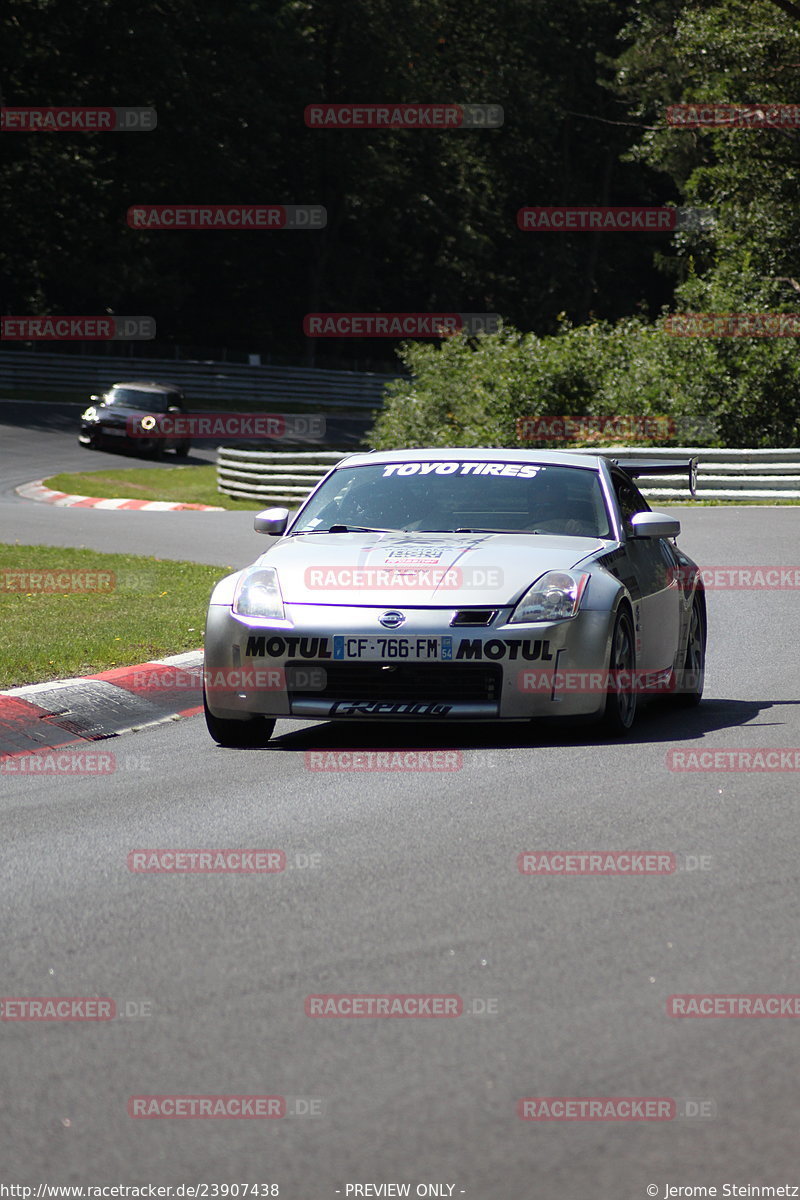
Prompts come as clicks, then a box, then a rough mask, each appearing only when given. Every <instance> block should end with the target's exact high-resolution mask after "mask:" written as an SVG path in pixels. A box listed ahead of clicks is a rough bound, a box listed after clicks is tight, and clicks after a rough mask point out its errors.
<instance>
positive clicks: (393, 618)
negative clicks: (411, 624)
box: [380, 608, 405, 629]
mask: <svg viewBox="0 0 800 1200" xmlns="http://www.w3.org/2000/svg"><path fill="white" fill-rule="evenodd" d="M404 621H405V617H404V616H403V614H402V613H401V612H397V610H396V609H394V608H392V609H390V610H389V612H385V613H384V614H383V616H382V617H381V618H380V622H381V625H383V627H384V629H399V627H400V626H401V625H402V624H403V622H404Z"/></svg>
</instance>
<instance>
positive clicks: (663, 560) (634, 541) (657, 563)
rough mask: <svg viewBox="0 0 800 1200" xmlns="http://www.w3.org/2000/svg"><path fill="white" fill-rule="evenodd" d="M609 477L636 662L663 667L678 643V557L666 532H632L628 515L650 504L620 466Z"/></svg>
mask: <svg viewBox="0 0 800 1200" xmlns="http://www.w3.org/2000/svg"><path fill="white" fill-rule="evenodd" d="M612 482H613V485H614V493H615V495H616V498H617V505H618V507H619V512H620V517H621V524H622V532H623V538H624V557H623V559H622V562H621V563H620V566H621V567H622V565H623V563H624V564H626V566H627V574H628V579H624V580H623V581H624V582H625V583H626V586H627V587H628V590H629V591H630V592H631V596H632V598H633V603H634V624H635V628H636V664H637V667H638V668H639V669H641V670H644V671H662V670H665V669H667V668H668V667H671V666H672V664H673V661H674V658H675V652H676V650H677V646H678V633H679V628H680V603H681V600H680V588H679V587H678V582H677V578H676V573H675V567H676V565H677V559H676V557H675V555H674V553H673V551H672V547H671V545H670V543H669V541H668V539H667V538H643V537H633V529H632V526H631V518H632V517H633V516H634V514H635V513H639V512H651V511H652V510H651V508H650V505H649V504H648V503H647V501H646V500H645V498H644V496H643V495H642V494H641V492H640V491H639V489H638V488H637V487H636V486H635V484H634V483H633V482H632V481H631V480H630V479H629V478H628V476H627V475H625V474H624V473H623V472H622V471H612ZM623 569H625V568H623ZM620 578H622V575H620ZM632 585H633V586H632Z"/></svg>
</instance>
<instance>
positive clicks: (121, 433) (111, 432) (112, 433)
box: [102, 426, 125, 437]
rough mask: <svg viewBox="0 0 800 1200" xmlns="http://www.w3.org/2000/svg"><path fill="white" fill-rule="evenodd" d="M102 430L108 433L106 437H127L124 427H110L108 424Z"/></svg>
mask: <svg viewBox="0 0 800 1200" xmlns="http://www.w3.org/2000/svg"><path fill="white" fill-rule="evenodd" d="M102 432H103V433H104V434H105V435H106V437H125V430H124V429H109V428H108V426H106V427H105V428H104V429H103V431H102Z"/></svg>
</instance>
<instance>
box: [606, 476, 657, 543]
mask: <svg viewBox="0 0 800 1200" xmlns="http://www.w3.org/2000/svg"><path fill="white" fill-rule="evenodd" d="M614 491H615V493H616V496H617V504H618V505H619V512H620V516H621V517H622V527H623V529H624V530H625V534H626V535H629V534H630V533H632V532H633V526H632V525H631V517H633V516H634V515H635V514H636V513H640V512H650V511H651V509H650V505H649V504H648V503H647V501H646V500H645V498H644V496H643V495H642V493H641V492H640V491H639V489H638V488H637V487H636V486H635V485H634V484H633V483H632V482H631V480H630V479H627V478H626V477H625V476H624V475H615V476H614Z"/></svg>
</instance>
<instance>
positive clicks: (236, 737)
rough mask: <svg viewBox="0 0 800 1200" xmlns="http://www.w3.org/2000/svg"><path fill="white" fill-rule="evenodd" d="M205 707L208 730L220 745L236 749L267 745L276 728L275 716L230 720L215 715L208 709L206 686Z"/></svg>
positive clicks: (204, 692)
mask: <svg viewBox="0 0 800 1200" xmlns="http://www.w3.org/2000/svg"><path fill="white" fill-rule="evenodd" d="M203 709H204V711H205V715H206V726H207V728H208V732H209V733H210V734H211V736H212V738H213V739H214V741H215V742H218V743H219V745H220V746H228V747H230V748H231V749H234V750H243V749H246V748H247V747H256V746H266V745H267V744H268V743H269V739H270V738H271V737H272V734H273V732H274V730H275V718H274V717H259V716H256V717H248V719H247V720H246V721H229V720H227V719H226V718H225V717H215V716H214V714H213V713H211V712H209V710H208V701H207V700H206V690H205V687H204V688H203Z"/></svg>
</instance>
